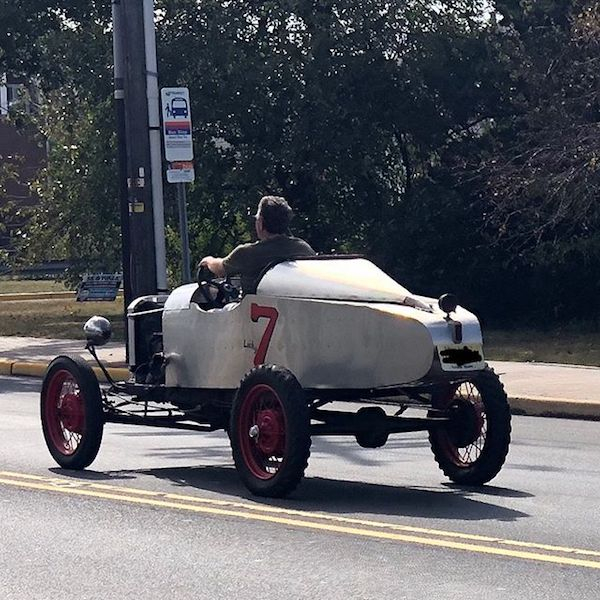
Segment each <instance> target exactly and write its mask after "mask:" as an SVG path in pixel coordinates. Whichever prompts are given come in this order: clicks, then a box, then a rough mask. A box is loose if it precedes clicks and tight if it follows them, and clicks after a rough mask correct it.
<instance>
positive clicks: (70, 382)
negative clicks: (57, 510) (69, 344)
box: [40, 356, 104, 470]
mask: <svg viewBox="0 0 600 600" xmlns="http://www.w3.org/2000/svg"><path fill="white" fill-rule="evenodd" d="M40 416H41V420H42V431H43V432H44V439H45V440H46V445H47V446H48V450H49V451H50V454H51V455H52V458H54V460H55V461H56V462H57V463H58V464H59V465H60V466H61V467H63V468H65V469H76V470H79V469H85V468H86V467H88V466H89V465H90V464H92V462H93V460H94V459H95V458H96V455H97V454H98V450H99V449H100V444H101V442H102V432H103V429H104V415H103V411H102V396H101V394H100V386H99V385H98V379H97V377H96V375H95V373H94V371H92V369H91V367H90V366H89V365H88V364H87V363H86V362H85V361H84V360H83V359H82V358H80V357H78V356H59V357H57V358H55V359H54V360H53V361H52V362H51V363H50V364H49V365H48V369H47V370H46V374H45V375H44V381H43V383H42V393H41V398H40Z"/></svg>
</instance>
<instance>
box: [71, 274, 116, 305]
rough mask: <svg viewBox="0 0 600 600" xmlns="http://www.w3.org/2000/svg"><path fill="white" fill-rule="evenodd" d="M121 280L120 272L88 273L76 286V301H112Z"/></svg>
mask: <svg viewBox="0 0 600 600" xmlns="http://www.w3.org/2000/svg"><path fill="white" fill-rule="evenodd" d="M122 281H123V274H122V273H89V274H87V275H84V276H83V279H82V280H81V282H80V283H79V285H78V286H77V302H87V301H91V300H94V301H98V300H106V301H109V302H110V301H113V300H115V299H116V297H117V292H118V291H119V288H120V287H121V282H122Z"/></svg>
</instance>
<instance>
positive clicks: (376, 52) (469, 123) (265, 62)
mask: <svg viewBox="0 0 600 600" xmlns="http://www.w3.org/2000/svg"><path fill="white" fill-rule="evenodd" d="M21 4H24V5H26V6H24V7H22V8H21V9H20V10H19V14H15V15H14V21H13V23H12V25H11V30H10V32H9V30H8V29H2V28H3V27H6V25H1V26H0V65H3V66H2V68H4V69H8V70H13V71H15V72H22V73H25V74H28V75H30V76H31V75H35V76H36V77H38V78H39V80H40V82H41V86H42V88H43V90H44V93H45V109H44V111H43V112H42V113H41V114H40V115H39V116H38V117H37V119H38V125H39V129H40V132H41V133H42V134H43V135H45V136H47V137H48V139H49V140H50V143H51V149H52V150H51V154H50V157H49V158H50V160H49V164H48V169H47V171H46V172H44V173H43V175H42V177H41V178H40V181H39V184H38V191H39V194H40V197H41V199H42V201H41V204H40V210H39V211H38V214H37V215H36V217H35V219H34V220H33V222H32V227H31V229H30V233H29V237H28V238H27V249H28V252H29V254H28V256H29V258H30V259H31V258H41V257H42V256H44V255H48V254H52V253H54V254H56V255H62V256H64V257H68V258H70V259H71V261H72V262H73V264H74V265H75V267H76V271H79V270H81V269H84V268H89V267H90V266H91V265H98V268H100V267H101V266H104V267H106V268H109V267H111V266H115V265H116V264H118V261H119V236H118V210H117V202H116V190H115V172H116V171H115V159H114V133H113V131H114V124H113V115H112V112H111V104H110V96H111V89H110V88H111V61H112V58H111V37H110V36H111V33H110V6H109V5H108V4H106V3H104V2H102V3H100V2H96V1H93V2H83V1H81V0H77V1H76V2H71V3H68V6H64V5H62V4H61V5H59V4H53V3H52V2H41V1H40V0H27V1H26V2H24V3H21ZM599 4H600V3H598V2H595V1H590V0H572V1H568V2H558V1H553V0H543V1H537V0H536V1H535V2H534V1H533V0H531V1H530V0H497V1H496V2H495V3H494V2H490V1H484V0H458V1H454V2H441V1H436V2H426V1H423V0H409V1H407V2H388V1H386V0H362V1H359V0H269V1H268V2H252V1H250V0H228V1H227V2H223V1H222V0H203V1H202V2H197V1H196V0H157V1H156V11H157V12H156V27H157V43H158V57H159V77H160V85H161V86H173V85H185V86H188V87H189V88H190V93H191V98H192V113H193V119H194V141H195V156H196V173H197V180H196V182H195V184H194V185H193V186H191V188H190V191H189V195H188V200H189V214H190V236H191V240H192V250H193V255H194V257H195V258H199V257H200V256H201V255H203V254H204V253H209V252H210V253H214V254H221V253H223V252H226V251H227V250H229V249H230V248H231V247H232V246H233V245H234V244H235V243H237V242H239V241H240V240H246V239H249V238H250V235H251V228H250V227H249V225H248V222H247V220H246V219H245V216H246V214H247V211H248V208H249V207H252V208H253V207H254V206H255V205H256V202H257V200H258V198H259V197H260V195H262V194H264V193H281V194H283V195H285V196H286V197H288V198H289V200H290V202H291V203H292V205H293V206H294V208H295V209H296V212H297V217H296V220H295V222H294V228H295V231H296V232H297V233H299V234H301V235H303V236H305V237H306V238H307V239H308V240H309V241H310V242H311V244H312V245H313V246H314V247H315V248H316V249H318V250H319V251H321V252H330V251H355V252H356V251H357V252H363V253H365V254H367V255H369V256H370V257H372V258H374V259H375V260H376V261H377V262H378V263H379V264H381V265H382V266H383V267H385V268H386V269H388V270H389V271H391V272H392V273H393V274H395V275H397V276H398V277H399V278H401V280H402V281H403V282H404V283H406V285H407V286H408V287H409V288H414V289H415V291H419V292H426V293H437V292H440V293H441V292H443V291H448V290H454V291H458V292H459V293H460V294H461V296H462V297H463V298H464V302H465V303H466V304H467V305H469V306H472V307H474V308H476V309H478V310H480V311H483V313H484V316H485V315H490V316H495V317H496V318H497V317H499V316H502V317H505V318H509V317H514V316H515V315H518V314H522V313H523V303H526V304H528V305H529V306H535V307H537V311H538V314H537V317H536V318H538V319H541V320H543V319H545V318H546V317H547V316H548V315H555V316H560V315H561V314H564V312H565V311H569V313H570V314H574V315H577V316H583V317H593V316H595V315H596V316H597V311H594V310H592V309H589V303H587V301H588V300H589V299H590V298H592V297H593V294H597V292H598V291H599V290H598V289H597V288H598V283H596V282H594V281H592V280H591V278H590V277H588V272H589V269H595V268H597V267H598V266H600V239H599V234H598V231H599V228H598V224H599V223H598V216H599V215H598V208H597V202H596V201H595V198H596V195H597V191H598V160H599V158H598V153H599V152H600V148H599V147H598V141H597V138H598V136H597V135H596V130H597V127H598V114H599V112H598V111H599V105H598V97H597V90H598V89H599V88H598V81H597V77H598V76H597V74H596V71H597V68H596V67H597V54H598V44H599V43H600V42H598V40H599V39H600V37H599V36H598V31H599V29H600V9H599ZM3 10H4V11H9V12H10V11H13V12H14V9H13V8H12V5H9V4H5V6H4V7H3ZM6 14H8V13H6ZM11 14H12V13H11ZM2 22H3V23H4V22H5V20H3V21H2ZM8 33H10V35H8ZM175 211H176V203H175V199H174V197H173V190H171V189H169V188H167V191H166V212H167V217H168V223H167V233H168V235H167V242H168V256H169V263H170V268H171V270H172V272H173V273H176V271H177V263H178V260H179V257H178V239H177V234H176V231H177V219H176V212H175ZM516 282H518V289H519V293H518V294H516V293H515V283H516ZM574 287H575V288H577V289H578V290H579V291H580V293H581V294H582V296H583V297H584V298H585V299H586V303H585V307H586V308H585V309H582V308H581V306H582V303H577V302H576V300H573V299H570V298H572V295H569V294H568V293H566V292H568V291H569V290H571V289H573V288H574ZM528 314H531V313H528Z"/></svg>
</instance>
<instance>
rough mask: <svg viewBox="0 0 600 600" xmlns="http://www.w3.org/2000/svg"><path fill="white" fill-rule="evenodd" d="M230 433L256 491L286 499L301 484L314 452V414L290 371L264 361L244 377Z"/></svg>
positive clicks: (243, 476) (237, 457) (240, 467)
mask: <svg viewBox="0 0 600 600" xmlns="http://www.w3.org/2000/svg"><path fill="white" fill-rule="evenodd" d="M230 438H231V449H232V451H233V460H234V462H235V466H236V468H237V471H238V473H239V475H240V477H241V479H242V481H243V482H244V485H245V486H246V487H247V488H248V489H249V490H250V491H251V492H252V493H253V494H256V495H257V496H269V497H273V498H281V497H283V496H286V495H288V494H289V493H290V492H292V491H293V490H294V489H295V488H296V487H297V486H298V484H299V483H300V481H301V480H302V477H303V476H304V471H305V470H306V467H307V466H308V458H309V456H310V444H311V439H310V417H309V411H308V406H307V403H306V399H305V397H304V392H303V390H302V387H301V386H300V384H299V383H298V380H297V379H296V378H295V377H294V375H293V374H292V373H290V371H288V370H287V369H284V368H282V367H277V366H273V365H261V366H259V367H255V368H254V369H252V370H251V371H250V372H249V373H248V374H247V375H246V376H245V377H244V378H243V379H242V381H241V383H240V387H239V389H238V391H237V393H236V395H235V399H234V401H233V409H232V411H231V425H230Z"/></svg>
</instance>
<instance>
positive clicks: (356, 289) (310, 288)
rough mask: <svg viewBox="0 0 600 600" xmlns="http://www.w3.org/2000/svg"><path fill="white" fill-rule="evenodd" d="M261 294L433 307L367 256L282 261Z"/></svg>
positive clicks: (264, 280) (262, 285) (260, 289)
mask: <svg viewBox="0 0 600 600" xmlns="http://www.w3.org/2000/svg"><path fill="white" fill-rule="evenodd" d="M257 293H258V294H261V295H265V296H273V297H278V298H315V299H323V300H342V301H353V302H357V301H358V302H388V303H394V304H407V305H410V306H416V307H418V308H422V309H425V310H428V309H429V307H428V306H427V305H426V304H423V303H422V302H420V301H419V300H418V299H417V298H415V297H414V296H413V295H412V294H411V293H410V292H409V291H408V290H407V289H406V288H405V287H403V286H401V285H400V284H399V283H398V282H396V281H394V280H393V279H392V278H391V277H390V276H389V275H386V274H385V273H384V272H383V271H382V270H381V269H379V268H378V267H376V266H375V265H374V264H373V263H372V262H370V261H368V260H365V259H364V258H327V259H320V258H316V259H304V260H297V261H289V262H284V263H280V264H278V265H276V266H275V267H273V268H272V269H270V270H269V271H267V272H266V273H265V275H264V276H263V278H262V279H261V280H260V283H259V284H258V288H257Z"/></svg>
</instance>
